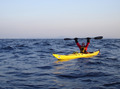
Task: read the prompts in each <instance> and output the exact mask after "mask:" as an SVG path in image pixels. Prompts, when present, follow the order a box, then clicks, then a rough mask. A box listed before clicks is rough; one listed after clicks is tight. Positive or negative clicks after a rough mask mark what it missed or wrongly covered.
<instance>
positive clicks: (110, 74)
mask: <svg viewBox="0 0 120 89" xmlns="http://www.w3.org/2000/svg"><path fill="white" fill-rule="evenodd" d="M83 41H86V40H79V42H80V43H81V42H83ZM98 49H100V50H101V53H100V55H98V56H96V57H93V58H81V59H74V60H70V61H66V62H56V61H57V59H56V58H54V57H53V56H52V54H53V53H57V54H69V53H73V52H74V51H79V48H78V47H77V46H76V44H75V42H74V41H72V40H70V41H65V40H63V39H1V40H0V89H120V39H102V40H94V39H91V44H90V45H89V48H88V51H96V50H98Z"/></svg>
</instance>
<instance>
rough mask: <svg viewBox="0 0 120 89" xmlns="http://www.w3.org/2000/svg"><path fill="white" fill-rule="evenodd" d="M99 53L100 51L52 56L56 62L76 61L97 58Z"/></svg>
mask: <svg viewBox="0 0 120 89" xmlns="http://www.w3.org/2000/svg"><path fill="white" fill-rule="evenodd" d="M99 53H100V51H95V52H92V53H91V52H90V53H87V54H85V53H73V54H68V55H59V54H53V56H54V57H55V58H57V59H58V60H70V59H77V58H90V57H93V56H97V55H98V54H99Z"/></svg>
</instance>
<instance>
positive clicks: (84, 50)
mask: <svg viewBox="0 0 120 89" xmlns="http://www.w3.org/2000/svg"><path fill="white" fill-rule="evenodd" d="M74 40H75V43H76V45H77V46H78V47H79V49H80V52H81V53H88V52H87V48H88V46H89V44H90V38H87V44H86V45H85V43H84V42H83V43H82V45H80V44H79V42H78V38H74Z"/></svg>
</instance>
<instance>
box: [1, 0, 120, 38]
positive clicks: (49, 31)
mask: <svg viewBox="0 0 120 89" xmlns="http://www.w3.org/2000/svg"><path fill="white" fill-rule="evenodd" d="M95 36H103V37H104V38H120V0H0V38H64V37H95Z"/></svg>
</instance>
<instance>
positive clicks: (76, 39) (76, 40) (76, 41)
mask: <svg viewBox="0 0 120 89" xmlns="http://www.w3.org/2000/svg"><path fill="white" fill-rule="evenodd" d="M74 40H75V43H76V44H77V46H78V47H79V48H81V45H80V44H79V43H78V38H74Z"/></svg>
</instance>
